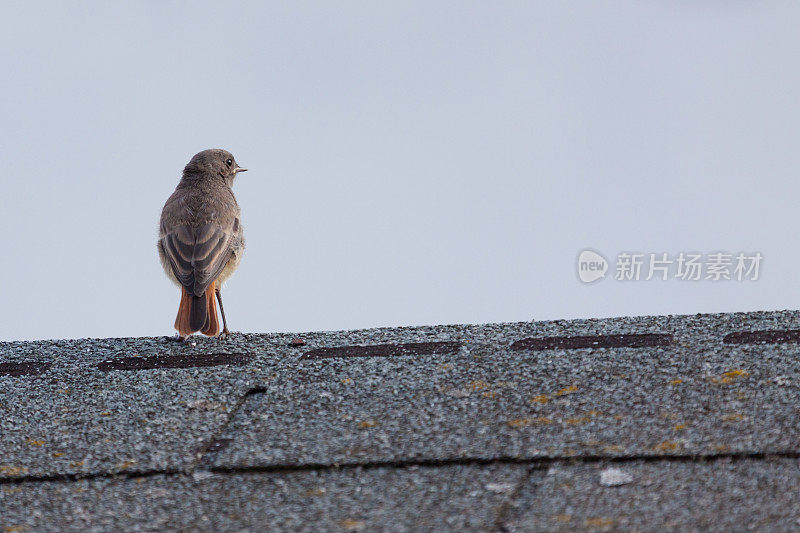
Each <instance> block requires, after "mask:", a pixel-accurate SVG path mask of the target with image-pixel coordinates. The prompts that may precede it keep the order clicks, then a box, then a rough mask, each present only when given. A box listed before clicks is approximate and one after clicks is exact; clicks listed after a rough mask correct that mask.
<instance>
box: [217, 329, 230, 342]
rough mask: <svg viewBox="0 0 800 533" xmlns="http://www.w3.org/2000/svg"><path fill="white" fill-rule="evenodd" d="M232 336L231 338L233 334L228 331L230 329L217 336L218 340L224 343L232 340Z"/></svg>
mask: <svg viewBox="0 0 800 533" xmlns="http://www.w3.org/2000/svg"><path fill="white" fill-rule="evenodd" d="M230 336H231V332H230V331H228V328H225V329H223V330H222V333H220V334H219V335H217V338H218V339H219V340H221V341H223V342H224V341H226V340H228V339H229V338H230Z"/></svg>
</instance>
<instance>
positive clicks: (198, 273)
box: [161, 221, 234, 296]
mask: <svg viewBox="0 0 800 533" xmlns="http://www.w3.org/2000/svg"><path fill="white" fill-rule="evenodd" d="M232 222H233V221H232ZM229 226H230V227H222V226H221V225H220V224H218V223H215V222H210V223H207V224H204V225H202V226H199V227H192V226H189V225H183V226H178V227H176V228H172V229H171V231H168V232H165V233H164V234H163V237H161V243H162V245H163V247H164V252H165V254H166V256H167V259H168V260H169V264H170V266H171V267H172V272H173V273H174V274H175V277H176V278H177V279H178V281H179V282H180V284H181V285H183V286H184V287H186V290H187V291H188V292H189V293H190V294H194V295H195V296H202V295H203V294H205V292H206V289H207V288H208V287H209V285H211V283H213V282H214V280H216V279H217V277H219V274H220V272H222V269H223V268H225V264H226V263H227V262H228V259H229V258H230V249H231V243H232V237H233V235H234V224H233V223H231V224H229Z"/></svg>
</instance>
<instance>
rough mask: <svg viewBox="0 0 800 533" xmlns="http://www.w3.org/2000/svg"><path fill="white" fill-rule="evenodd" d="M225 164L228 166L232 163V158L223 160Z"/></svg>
mask: <svg viewBox="0 0 800 533" xmlns="http://www.w3.org/2000/svg"><path fill="white" fill-rule="evenodd" d="M225 164H226V165H228V166H231V165H232V164H233V159H231V158H228V160H227V161H225Z"/></svg>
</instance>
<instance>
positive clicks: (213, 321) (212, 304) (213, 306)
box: [203, 281, 219, 337]
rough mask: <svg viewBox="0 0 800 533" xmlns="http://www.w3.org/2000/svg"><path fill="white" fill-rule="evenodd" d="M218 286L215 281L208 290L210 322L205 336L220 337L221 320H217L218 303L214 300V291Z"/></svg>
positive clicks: (207, 302) (204, 332)
mask: <svg viewBox="0 0 800 533" xmlns="http://www.w3.org/2000/svg"><path fill="white" fill-rule="evenodd" d="M216 286H217V282H216V281H215V282H214V283H212V284H211V285H210V286H209V287H208V288H207V289H206V309H208V320H207V321H206V328H205V329H204V330H203V335H208V336H209V337H216V336H217V335H219V318H217V302H216V300H214V290H215V287H216Z"/></svg>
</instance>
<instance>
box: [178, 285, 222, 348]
mask: <svg viewBox="0 0 800 533" xmlns="http://www.w3.org/2000/svg"><path fill="white" fill-rule="evenodd" d="M215 286H216V282H214V283H212V284H211V285H209V287H208V288H207V289H206V293H205V294H204V295H202V296H195V295H193V294H190V293H189V292H188V291H187V290H186V288H185V287H183V288H182V289H181V303H180V305H179V306H178V316H177V317H176V318H175V329H177V330H178V334H179V335H180V336H181V337H186V336H187V335H191V334H192V333H195V332H197V331H202V333H203V334H204V335H209V336H212V337H213V336H215V335H217V334H219V319H218V318H217V305H216V302H215V301H214V288H215Z"/></svg>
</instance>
